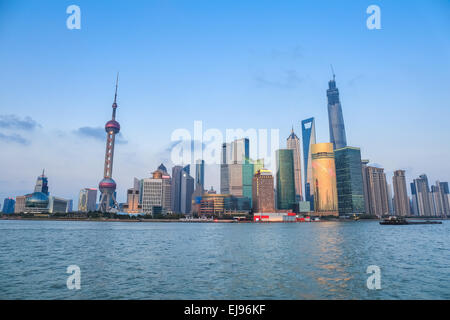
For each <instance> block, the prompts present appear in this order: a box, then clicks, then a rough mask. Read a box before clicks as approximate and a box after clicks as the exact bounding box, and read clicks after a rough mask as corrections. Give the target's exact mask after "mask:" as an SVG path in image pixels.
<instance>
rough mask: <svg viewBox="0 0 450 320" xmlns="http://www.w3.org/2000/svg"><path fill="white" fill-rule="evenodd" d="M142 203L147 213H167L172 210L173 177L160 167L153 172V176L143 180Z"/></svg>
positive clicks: (143, 209)
mask: <svg viewBox="0 0 450 320" xmlns="http://www.w3.org/2000/svg"><path fill="white" fill-rule="evenodd" d="M141 190H142V197H141V205H142V211H143V212H144V213H145V214H151V215H155V214H160V213H161V214H167V213H168V212H171V204H172V192H171V191H172V188H171V178H170V176H169V175H168V174H167V172H165V171H162V170H160V169H158V170H156V171H154V172H153V173H152V177H151V178H146V179H142V180H141Z"/></svg>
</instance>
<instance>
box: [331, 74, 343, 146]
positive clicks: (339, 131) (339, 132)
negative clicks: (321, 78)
mask: <svg viewBox="0 0 450 320" xmlns="http://www.w3.org/2000/svg"><path fill="white" fill-rule="evenodd" d="M327 97H328V121H329V125H330V142H331V143H332V144H333V149H334V150H336V149H340V148H344V147H346V146H347V138H346V136H345V126H344V116H343V115H342V107H341V102H340V101H339V90H338V88H337V87H336V80H335V75H334V74H333V80H330V81H329V82H328V90H327Z"/></svg>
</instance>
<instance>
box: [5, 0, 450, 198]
mask: <svg viewBox="0 0 450 320" xmlns="http://www.w3.org/2000/svg"><path fill="white" fill-rule="evenodd" d="M71 4H76V5H78V6H79V7H80V8H81V30H68V29H67V28H66V19H67V17H68V14H66V8H67V7H68V6H69V5H71ZM372 4H376V5H378V6H380V8H381V26H382V29H381V30H368V29H367V27H366V19H367V17H368V14H366V8H367V7H368V6H369V5H372ZM449 31H450V2H449V1H438V0H436V1H426V0H423V1H345V2H344V1H299V0H295V1H294V0H293V1H261V0H258V1H231V0H228V1H205V0H196V1H194V0H189V1H166V0H159V1H132V2H130V1H77V0H75V1H19V0H14V1H12V0H7V1H5V0H0V46H1V47H0V70H1V72H0V150H1V157H0V198H4V197H6V196H16V195H21V194H24V193H28V192H31V191H32V189H33V187H34V183H35V179H36V177H37V175H38V174H39V173H40V172H41V171H42V168H44V167H45V168H46V172H47V174H48V177H49V184H50V192H51V193H52V194H54V195H57V196H62V197H68V198H73V199H74V200H75V204H76V202H77V201H76V198H77V197H78V191H79V190H80V189H81V188H84V187H96V186H97V184H98V182H99V180H100V179H101V178H102V173H103V160H104V145H105V137H104V132H102V131H101V130H100V129H98V128H101V127H103V126H104V123H105V122H106V121H107V120H109V119H110V117H111V103H112V99H113V94H114V82H115V75H116V72H117V71H119V72H120V80H119V98H118V104H119V109H118V111H117V119H118V121H119V122H120V124H121V127H122V131H121V137H120V139H119V141H120V143H119V144H118V145H117V146H116V152H115V161H114V173H113V176H114V178H115V180H116V181H117V184H118V190H117V191H118V200H119V201H120V202H122V201H125V190H126V189H127V188H129V187H131V186H132V182H133V177H135V176H136V177H139V178H143V177H147V176H149V174H150V172H151V171H153V170H154V169H155V168H156V166H157V165H158V164H159V163H160V162H161V161H163V160H164V159H167V158H168V155H167V151H166V150H167V148H168V146H169V145H170V143H171V141H170V135H171V133H172V132H173V131H174V130H175V129H177V128H186V129H188V130H190V131H192V130H193V123H194V121H195V120H202V121H203V126H204V128H205V129H207V128H218V129H220V130H223V131H225V129H227V128H243V129H244V130H246V129H248V128H257V129H258V128H267V129H271V128H278V129H280V145H281V146H284V144H285V138H286V137H287V136H288V134H289V132H290V129H291V126H292V125H294V129H295V131H296V132H297V134H298V135H300V134H299V131H300V121H301V120H303V119H306V118H309V117H311V116H314V117H315V118H316V130H317V139H318V141H319V142H327V141H328V140H329V132H328V116H327V101H326V89H327V84H328V80H329V79H330V77H331V71H330V64H333V66H334V69H335V72H336V81H337V85H338V88H339V90H340V95H341V102H342V107H343V113H344V120H345V124H346V131H347V141H348V143H349V145H352V146H357V147H361V150H362V155H363V158H367V159H370V160H371V162H373V163H377V164H379V165H381V166H383V167H384V168H385V169H386V172H387V173H388V182H391V174H392V171H394V170H396V169H406V170H407V179H408V182H409V181H411V180H412V179H413V178H415V177H416V176H418V175H419V174H422V173H426V174H428V176H429V180H430V182H432V183H434V181H435V180H437V179H440V180H441V181H449V180H450V170H449V165H448V163H449V161H450V148H449V147H448V146H449V145H450V143H449V140H450V130H449V119H450V90H449V89H450V37H449V36H448V35H449ZM166 165H167V166H169V167H170V164H167V163H166ZM218 176H219V169H218V168H217V167H213V166H211V167H208V168H207V170H206V184H207V185H208V186H209V185H214V186H215V187H218V185H219V180H218Z"/></svg>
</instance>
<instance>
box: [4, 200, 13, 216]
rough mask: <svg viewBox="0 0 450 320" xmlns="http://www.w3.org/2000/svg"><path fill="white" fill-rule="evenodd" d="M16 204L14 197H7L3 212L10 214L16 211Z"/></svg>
mask: <svg viewBox="0 0 450 320" xmlns="http://www.w3.org/2000/svg"><path fill="white" fill-rule="evenodd" d="M15 205H16V201H15V200H14V199H13V198H6V199H5V200H4V201H3V209H2V212H3V213H6V214H9V213H14V207H15Z"/></svg>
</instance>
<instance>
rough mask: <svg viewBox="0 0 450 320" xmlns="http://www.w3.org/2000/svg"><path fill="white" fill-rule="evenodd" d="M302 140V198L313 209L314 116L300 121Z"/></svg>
mask: <svg viewBox="0 0 450 320" xmlns="http://www.w3.org/2000/svg"><path fill="white" fill-rule="evenodd" d="M302 142H303V166H304V171H303V172H304V176H305V189H304V192H303V193H304V198H305V200H306V201H309V203H310V204H311V206H312V208H311V209H313V206H314V197H313V195H314V188H313V187H312V186H313V184H312V181H313V175H312V158H311V146H312V145H313V144H316V126H315V122H314V118H309V119H305V120H303V121H302Z"/></svg>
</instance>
